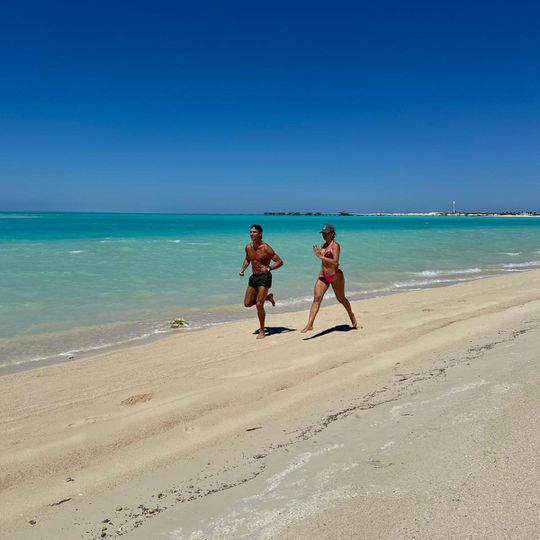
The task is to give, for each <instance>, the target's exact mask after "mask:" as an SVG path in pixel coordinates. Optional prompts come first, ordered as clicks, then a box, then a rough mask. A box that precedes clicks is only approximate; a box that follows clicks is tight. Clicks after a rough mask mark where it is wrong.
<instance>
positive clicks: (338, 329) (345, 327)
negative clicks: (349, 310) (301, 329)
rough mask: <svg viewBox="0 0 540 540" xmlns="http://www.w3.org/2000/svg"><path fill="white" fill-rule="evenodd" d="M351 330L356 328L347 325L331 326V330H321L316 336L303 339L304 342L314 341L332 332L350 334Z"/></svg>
mask: <svg viewBox="0 0 540 540" xmlns="http://www.w3.org/2000/svg"><path fill="white" fill-rule="evenodd" d="M351 330H356V328H353V327H352V326H350V325H348V324H338V325H337V326H333V327H332V328H327V329H326V330H323V331H322V332H319V333H318V334H315V335H314V336H310V337H306V338H304V341H307V340H308V339H315V338H318V337H322V336H326V335H327V334H331V333H332V332H350V331H351Z"/></svg>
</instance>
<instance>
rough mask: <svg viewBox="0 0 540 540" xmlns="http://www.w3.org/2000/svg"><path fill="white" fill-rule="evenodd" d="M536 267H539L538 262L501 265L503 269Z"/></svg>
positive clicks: (539, 262) (539, 263)
mask: <svg viewBox="0 0 540 540" xmlns="http://www.w3.org/2000/svg"><path fill="white" fill-rule="evenodd" d="M536 266H540V261H528V262H522V263H510V264H503V268H534V267H536Z"/></svg>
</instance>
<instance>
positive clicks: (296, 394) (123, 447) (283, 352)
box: [0, 270, 540, 539]
mask: <svg viewBox="0 0 540 540" xmlns="http://www.w3.org/2000/svg"><path fill="white" fill-rule="evenodd" d="M354 309H355V311H356V314H357V317H358V319H359V323H360V325H361V328H360V330H358V331H352V330H351V329H350V327H349V326H348V324H347V318H346V313H345V311H344V310H343V308H342V307H341V306H339V305H336V306H326V307H325V306H323V309H322V310H321V313H320V315H319V318H318V319H317V324H316V330H315V331H314V332H313V333H311V334H310V335H308V336H303V335H301V334H300V333H299V328H301V327H302V326H301V325H302V324H303V323H304V322H305V317H306V312H305V311H300V312H289V313H280V314H275V315H274V314H272V313H271V312H269V316H268V320H267V324H268V327H269V329H270V336H269V337H267V338H266V339H265V340H262V342H257V341H256V340H255V334H254V332H255V331H256V326H257V324H256V321H255V320H254V319H245V320H241V321H236V322H232V323H228V324H226V325H220V326H217V327H211V328H208V329H205V330H201V331H198V332H190V333H187V334H183V335H174V336H168V337H166V338H164V339H160V340H157V341H155V342H153V343H148V344H141V345H138V346H137V347H130V348H127V349H122V350H116V351H112V352H107V353H103V354H100V355H95V356H93V357H92V358H85V359H81V360H77V359H76V360H73V361H71V362H69V363H65V364H57V365H52V366H47V367H42V368H39V367H37V368H36V369H32V370H29V371H25V372H19V373H14V374H10V375H5V376H3V377H1V378H0V387H1V389H2V392H1V394H0V395H1V396H2V397H1V398H0V399H2V405H1V411H2V412H1V415H0V421H1V422H2V424H3V425H4V426H5V427H6V430H5V431H6V436H5V437H4V440H3V441H2V452H1V454H0V455H1V456H2V457H1V462H0V470H1V471H2V487H3V490H2V495H0V498H1V499H2V500H1V502H2V507H3V508H5V509H6V512H4V517H3V518H2V519H3V522H2V523H1V527H2V528H3V529H5V530H9V531H10V534H12V537H13V538H14V539H15V538H16V539H19V538H20V539H25V538H51V537H55V538H73V537H82V538H99V537H101V535H102V533H103V532H105V536H104V537H113V536H117V535H118V534H120V533H122V534H127V535H128V537H130V535H131V536H132V537H133V538H136V537H137V535H142V534H143V533H144V531H146V534H148V531H150V530H152V531H154V532H155V534H154V532H153V533H152V535H151V537H153V538H157V537H158V536H157V535H159V536H161V537H164V538H165V537H168V536H166V533H167V534H168V532H170V531H172V530H173V529H171V527H173V525H174V523H175V522H176V521H178V523H177V527H176V528H178V527H180V526H181V525H182V524H183V527H184V530H183V532H182V533H181V534H180V533H179V535H177V538H184V537H185V538H189V537H190V536H189V534H191V533H189V534H188V528H186V527H187V524H189V523H190V524H191V525H190V526H192V527H193V528H194V529H193V530H195V529H196V528H197V527H202V526H203V525H201V523H203V522H204V523H206V525H208V524H209V521H208V520H209V519H210V510H209V509H217V508H220V506H219V505H220V504H222V503H223V501H222V499H223V498H224V497H225V496H226V497H227V498H229V499H231V497H232V499H231V500H233V501H240V500H244V499H245V497H247V496H248V492H249V491H250V490H253V489H255V487H254V486H257V485H258V487H259V488H260V487H261V485H260V482H262V481H263V479H264V478H266V479H268V478H272V477H273V476H272V475H273V474H274V475H275V474H278V472H279V467H280V466H282V465H283V459H284V456H285V455H286V453H291V452H292V453H295V452H299V451H300V449H301V448H302V452H304V454H305V448H303V446H302V445H306V444H315V443H316V441H317V440H318V438H319V437H323V438H324V436H325V435H324V434H325V433H327V432H329V431H328V430H329V429H330V427H332V429H337V432H335V433H334V434H333V436H334V437H335V439H336V441H337V442H336V444H344V445H345V446H347V444H348V443H349V442H350V441H349V440H348V439H347V436H346V434H345V433H341V432H340V431H339V429H338V426H340V425H345V423H346V422H350V421H352V420H351V419H352V418H354V417H355V415H356V414H360V415H361V416H363V415H369V414H371V411H381V410H383V407H385V406H386V405H384V404H385V403H392V406H393V407H396V406H397V407H402V408H403V407H405V408H407V407H411V406H410V405H407V406H405V403H407V402H408V401H407V400H410V399H411V396H414V395H415V393H416V394H418V392H420V390H419V388H420V387H422V386H423V385H427V386H429V388H428V390H429V389H431V390H433V388H434V387H432V386H430V385H432V384H434V385H437V384H443V383H444V380H445V378H447V377H449V373H450V372H452V373H453V374H454V375H455V374H459V373H464V372H466V370H467V369H469V367H470V365H473V367H474V369H477V371H478V372H477V373H476V374H475V377H476V379H475V380H476V381H478V380H480V379H481V377H482V376H483V377H484V379H485V380H488V379H489V374H490V373H489V371H487V372H486V371H485V370H486V369H489V368H488V367H487V364H485V365H484V364H482V363H481V362H480V360H478V362H476V364H475V361H476V360H477V359H484V360H485V358H486V357H487V356H486V355H491V354H495V352H497V354H500V353H499V352H498V351H501V350H503V349H504V348H505V347H508V349H509V350H511V351H513V352H512V354H515V355H517V356H515V357H516V359H517V358H518V356H520V357H523V358H526V357H527V358H528V356H530V354H531V349H532V345H531V343H533V344H535V343H536V342H531V340H532V339H533V338H534V339H537V336H538V335H539V332H538V329H539V328H540V271H538V270H532V271H529V272H523V273H515V274H509V275H504V276H499V277H493V278H489V279H482V280H477V281H468V282H464V283H460V284H457V285H453V286H448V287H440V288H431V289H423V290H421V291H412V292H403V293H402V294H396V295H389V296H383V297H377V298H371V299H369V300H362V301H357V302H354ZM521 336H524V337H523V340H522V341H520V339H522V338H521ZM306 338H307V339H306ZM527 340H528V341H527ZM521 343H524V345H521ZM516 347H517V349H516V351H517V352H516V351H514V349H513V348H516ZM520 347H521V349H520ZM492 349H493V351H494V352H493V353H492V352H491V351H492ZM467 351H468V352H467ZM471 351H473V352H471ZM474 351H476V352H474ZM477 353H478V354H477ZM493 358H495V356H494V357H493ZM504 360H505V358H504V357H502V358H498V357H497V359H496V361H495V360H494V363H493V366H495V367H497V366H499V364H500V365H502V364H503V363H504ZM516 361H517V360H516ZM475 366H476V367H475ZM471 369H472V368H471ZM411 373H412V374H414V373H416V374H423V375H421V376H420V375H418V376H411ZM501 373H502V368H501ZM454 375H452V376H454ZM501 377H502V375H501ZM473 382H474V381H473ZM488 382H489V381H488ZM525 383H526V381H520V383H519V384H520V385H524V384H525ZM464 384H467V383H464ZM487 384H488V383H486V385H487ZM500 384H502V383H500ZM516 384H517V383H516ZM484 386H485V385H483V384H482V385H480V386H478V388H481V387H482V388H483V387H484ZM473 388H476V387H475V386H474V385H473ZM443 393H444V392H443ZM449 395H453V394H449ZM505 395H506V394H505ZM404 400H405V401H404ZM435 402H437V401H435ZM435 402H434V403H435ZM428 409H429V407H428ZM377 414H379V413H377ZM381 414H382V413H381ZM386 414H391V413H390V412H389V411H386ZM366 418H367V416H366ZM368 420H369V421H371V420H370V419H369V418H368ZM381 421H382V420H381ZM465 423H466V422H465ZM390 428H391V426H390ZM390 428H389V429H390ZM386 435H388V433H386ZM396 436H397V435H396ZM403 436H404V435H403ZM340 438H341V439H342V440H341V441H340ZM321 444H322V443H321ZM329 444H330V443H329V442H328V441H325V442H324V445H326V446H324V445H323V446H322V447H321V448H322V449H319V450H320V452H323V449H324V448H329V446H328V445H329ZM418 451H419V452H422V451H423V450H422V448H421V447H419V449H418ZM324 452H326V450H324ZM324 452H323V453H324ZM332 452H333V451H330V450H328V451H327V453H328V455H331V454H332ZM317 455H319V454H317ZM320 455H322V454H320ZM374 459H375V458H374ZM315 461H316V460H315ZM357 461H358V460H357ZM372 461H373V460H372ZM374 462H375V463H376V462H377V460H375V461H374ZM381 463H382V462H381ZM325 464H326V465H328V466H329V465H330V463H328V462H325ZM326 465H325V466H326ZM372 467H374V468H376V469H377V468H378V467H376V466H374V465H372ZM381 468H384V465H383V466H381ZM316 471H317V468H315V470H314V472H316ZM321 471H322V470H321ZM321 471H319V472H321ZM69 479H71V480H69ZM258 483H259V484H258ZM190 486H191V487H190ZM341 488H343V486H341V487H340V488H339V489H338V488H337V487H336V489H337V491H336V493H338V492H339V493H342V491H343V490H342V489H341ZM340 489H341V491H340ZM263 491H264V489H263ZM353 491H354V490H353ZM348 493H349V495H350V494H351V493H352V491H351V492H348ZM342 494H343V493H342ZM252 496H253V495H252ZM340 497H341V495H340V496H337V495H336V499H335V500H333V501H331V500H327V501H326V502H324V504H325V509H326V510H325V511H327V512H330V514H332V508H333V505H334V504H336V505H338V506H340V505H341V506H340V508H341V509H342V510H343V509H344V510H343V511H344V512H347V510H346V507H347V504H349V503H348V502H347V501H349V502H350V500H351V498H350V497H348V496H347V497H345V495H344V496H343V497H345V498H343V497H341V498H340ZM257 500H259V501H260V500H262V499H260V498H259V499H257ZM213 501H216V502H215V503H214V502H213ZM219 501H221V503H220V502H219ZM203 502H204V504H203ZM267 503H268V501H267ZM265 504H266V503H265ZM268 504H269V503H268ZM141 505H142V508H140V506H141ZM343 505H345V506H343ZM263 506H264V505H263ZM308 506H309V505H308ZM165 508H166V509H165ZM190 508H191V509H196V511H195V513H194V514H193V515H194V516H196V517H197V520H198V521H197V522H195V521H194V520H191V521H190V520H189V519H188V517H186V511H187V512H188V513H189V512H190V510H189V509H190ZM205 508H206V510H205ZM340 511H341V510H340ZM205 512H206V515H205ZM306 512H307V510H306ZM309 515H310V514H309V512H307V513H304V514H302V515H300V514H298V515H297V518H296V519H292V517H291V518H290V521H288V522H287V523H288V527H292V528H294V527H296V529H295V530H296V534H300V536H296V537H302V534H304V533H303V532H302V531H304V532H305V531H307V530H308V529H309V527H308V525H306V523H304V522H303V519H305V518H306V517H309ZM337 515H338V514H335V515H334V517H336V516H337ZM327 517H328V516H327ZM331 518H332V515H330V517H329V518H328V519H331ZM246 519H247V518H246ZM104 520H109V521H107V522H105V523H102V522H103V521H104ZM31 522H35V523H31ZM109 523H111V525H108V524H109ZM113 524H114V525H113ZM152 524H153V525H152ZM533 525H535V524H534V523H533V524H532V525H531V526H533ZM246 526H247V525H246ZM358 526H359V525H358ZM149 527H156V528H155V529H150V528H149ZM103 528H105V530H102V529H103ZM139 528H140V530H139ZM208 530H210V529H208ZM246 530H247V529H246ZM268 530H269V531H270V529H268ZM276 530H277V529H276ZM291 530H292V529H291ZM167 531H168V532H167ZM270 532H271V531H270ZM274 533H275V534H280V535H282V534H283V533H284V531H283V530H280V531H278V532H276V531H274ZM208 534H209V536H208V537H216V538H217V537H218V536H212V535H211V534H210V533H208ZM242 534H243V533H242ZM246 534H247V533H246ZM269 534H270V533H269ZM308 536H312V534H311V533H310V534H309V535H308V533H307V532H305V537H308ZM139 537H140V538H144V536H139ZM235 537H239V538H240V537H242V536H241V535H240V533H239V534H238V536H235ZM270 537H272V536H268V538H270ZM290 537H291V538H292V537H294V536H293V535H292V533H291V536H290ZM372 537H373V538H375V536H372Z"/></svg>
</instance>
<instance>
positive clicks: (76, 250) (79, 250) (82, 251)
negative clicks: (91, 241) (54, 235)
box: [69, 249, 86, 255]
mask: <svg viewBox="0 0 540 540" xmlns="http://www.w3.org/2000/svg"><path fill="white" fill-rule="evenodd" d="M69 253H72V254H73V255H77V254H79V253H86V251H84V249H74V250H73V251H69Z"/></svg>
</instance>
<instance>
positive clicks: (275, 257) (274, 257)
mask: <svg viewBox="0 0 540 540" xmlns="http://www.w3.org/2000/svg"><path fill="white" fill-rule="evenodd" d="M270 249H271V250H272V260H273V261H274V265H273V266H272V265H270V266H268V270H277V269H278V268H281V267H282V266H283V261H282V260H281V257H280V256H279V255H278V254H277V253H276V252H275V251H274V250H273V249H272V248H270Z"/></svg>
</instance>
